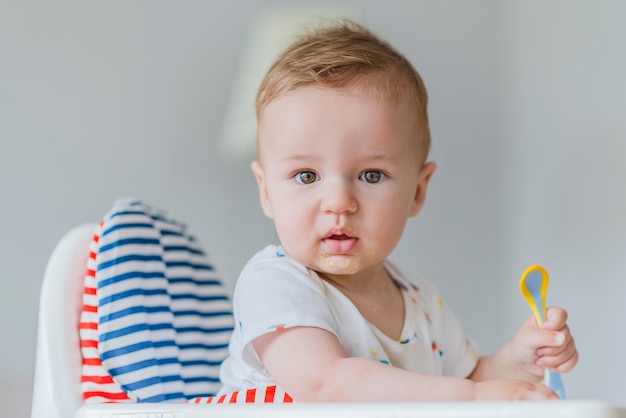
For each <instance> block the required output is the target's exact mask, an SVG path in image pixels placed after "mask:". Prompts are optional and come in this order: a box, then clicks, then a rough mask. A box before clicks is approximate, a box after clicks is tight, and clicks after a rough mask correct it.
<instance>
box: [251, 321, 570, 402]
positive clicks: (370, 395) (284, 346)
mask: <svg viewBox="0 0 626 418" xmlns="http://www.w3.org/2000/svg"><path fill="white" fill-rule="evenodd" d="M253 345H254V349H255V351H256V352H257V354H258V356H259V358H260V359H261V361H262V362H263V364H264V366H265V368H266V369H267V370H268V372H269V373H270V374H271V375H272V376H273V378H274V379H275V380H276V382H277V383H278V384H279V385H280V386H281V388H283V389H284V390H285V391H286V392H287V393H289V394H290V395H291V396H292V397H293V399H294V400H295V401H296V402H376V401H379V402H393V401H398V402H401V401H470V400H521V399H537V400H541V399H558V396H557V395H556V394H555V393H554V392H552V391H551V390H550V389H548V388H546V387H545V386H543V385H539V384H537V383H532V382H522V381H491V382H481V383H475V382H473V381H471V380H469V379H461V378H453V377H443V376H431V375H425V374H419V373H413V372H409V371H406V370H403V369H400V368H396V367H392V366H389V365H385V364H382V363H378V362H376V361H373V360H368V359H362V358H354V357H349V356H348V355H347V353H346V352H345V350H344V349H343V347H342V346H341V344H340V343H339V341H338V340H337V338H336V337H335V336H334V335H332V334H331V333H330V332H328V331H325V330H323V329H321V328H314V327H294V328H288V329H285V330H282V331H274V332H272V333H269V334H265V335H263V336H261V337H258V338H256V339H255V340H254V341H253Z"/></svg>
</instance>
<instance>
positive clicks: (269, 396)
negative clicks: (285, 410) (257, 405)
mask: <svg viewBox="0 0 626 418" xmlns="http://www.w3.org/2000/svg"><path fill="white" fill-rule="evenodd" d="M275 394H276V386H268V387H266V388H265V399H264V400H263V402H265V403H274V395H275Z"/></svg>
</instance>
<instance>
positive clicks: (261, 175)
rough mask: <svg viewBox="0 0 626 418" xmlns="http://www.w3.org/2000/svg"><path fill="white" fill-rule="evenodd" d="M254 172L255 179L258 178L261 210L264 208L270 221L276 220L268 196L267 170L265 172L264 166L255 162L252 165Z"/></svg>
mask: <svg viewBox="0 0 626 418" xmlns="http://www.w3.org/2000/svg"><path fill="white" fill-rule="evenodd" d="M250 168H251V169H252V172H253V173H254V177H255V178H256V183H257V185H258V186H259V199H260V200H261V208H263V213H264V214H265V216H267V217H268V218H270V219H273V218H274V215H273V213H272V206H271V205H270V201H269V198H268V195H267V185H266V184H265V170H263V166H262V165H261V163H260V162H258V161H255V162H253V163H252V165H250Z"/></svg>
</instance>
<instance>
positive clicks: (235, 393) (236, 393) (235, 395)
mask: <svg viewBox="0 0 626 418" xmlns="http://www.w3.org/2000/svg"><path fill="white" fill-rule="evenodd" d="M237 395H239V392H233V394H232V395H230V401H228V402H229V403H237Z"/></svg>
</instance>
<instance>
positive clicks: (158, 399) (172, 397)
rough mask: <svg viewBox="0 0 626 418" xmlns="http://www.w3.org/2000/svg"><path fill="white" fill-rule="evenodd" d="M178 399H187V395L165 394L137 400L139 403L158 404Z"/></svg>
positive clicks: (180, 393) (179, 393)
mask: <svg viewBox="0 0 626 418" xmlns="http://www.w3.org/2000/svg"><path fill="white" fill-rule="evenodd" d="M177 399H186V398H185V394H184V393H182V392H174V393H164V394H162V395H155V396H150V397H148V398H146V399H137V402H139V403H157V402H167V401H171V400H177Z"/></svg>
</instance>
